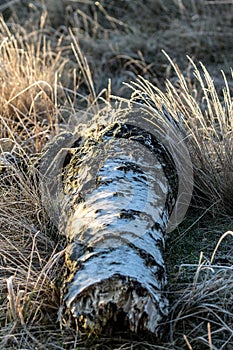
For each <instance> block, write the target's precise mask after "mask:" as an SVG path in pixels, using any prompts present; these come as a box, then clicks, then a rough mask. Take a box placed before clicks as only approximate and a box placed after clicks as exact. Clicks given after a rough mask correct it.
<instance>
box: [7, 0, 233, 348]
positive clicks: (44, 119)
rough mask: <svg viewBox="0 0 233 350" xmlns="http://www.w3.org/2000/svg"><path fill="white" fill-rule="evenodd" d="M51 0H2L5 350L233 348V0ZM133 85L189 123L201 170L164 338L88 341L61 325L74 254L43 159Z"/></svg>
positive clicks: (172, 240) (173, 265) (177, 238)
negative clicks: (63, 235)
mask: <svg viewBox="0 0 233 350" xmlns="http://www.w3.org/2000/svg"><path fill="white" fill-rule="evenodd" d="M45 3H46V1H39V0H38V1H37V0H35V1H33V2H30V1H24V0H21V1H20V0H19V1H13V2H12V5H11V7H9V6H8V7H7V6H6V4H7V2H4V1H3V2H1V3H0V11H3V15H4V17H5V18H4V19H3V18H2V19H1V20H0V51H1V55H0V82H1V84H0V148H1V150H0V151H1V154H0V157H1V166H2V169H1V173H0V176H1V187H0V193H1V196H0V227H1V229H0V348H2V349H36V348H37V349H78V348H80V349H85V348H92V349H176V350H178V349H189V350H190V349H193V350H194V349H197V350H199V349H212V350H215V349H227V350H230V349H232V348H233V340H232V339H233V310H232V304H233V300H232V295H233V278H232V265H233V262H232V253H233V248H232V236H233V233H232V231H231V230H232V221H233V220H232V218H233V205H232V198H233V190H232V188H233V180H232V174H233V162H232V159H233V157H232V156H233V142H232V127H233V121H232V120H233V115H232V113H233V100H232V88H233V85H232V71H231V66H232V61H233V49H232V38H233V32H232V21H233V18H232V13H233V11H232V10H233V3H232V1H217V0H216V1H204V0H202V1H201V0H198V1H191V0H190V1H188V0H187V1H175V0H166V1H160V0H146V1H143V2H142V1H139V0H136V1H127V0H124V1H123V0H120V1H107V0H104V1H99V2H95V1H90V0H82V1H81V0H80V1H71V0H70V1H68V0H67V1H63V2H62V3H60V7H59V6H58V5H59V1H56V6H54V7H51V6H49V8H48V10H49V15H48V14H47V12H46V8H45ZM51 4H52V0H51V1H50V5H51ZM62 6H64V7H62ZM54 9H56V11H57V13H55V14H54V13H52V12H53V11H54ZM56 11H55V12H56ZM161 50H165V52H166V53H167V54H168V55H169V56H170V58H171V59H170V60H169V58H168V57H167V56H166V55H165V54H164V53H163V52H162V51H161ZM186 55H189V57H190V59H187V57H186ZM199 61H201V62H202V64H203V65H204V66H203V65H199V63H198V62H199ZM178 67H179V68H178ZM221 70H223V71H224V75H223V74H222V73H221ZM138 76H141V77H142V78H140V79H139V80H138ZM168 80H169V81H168ZM124 83H127V84H124ZM128 84H130V87H129V85H128ZM134 89H136V90H137V89H140V90H142V91H145V92H146V93H147V94H148V95H149V96H150V98H151V99H152V100H153V102H154V103H155V104H156V105H157V106H158V108H161V105H164V106H165V107H166V108H167V110H168V111H169V112H170V114H171V115H172V117H173V118H174V119H175V120H177V116H178V115H181V119H182V120H181V125H182V128H183V131H184V132H185V134H186V138H187V145H188V147H189V151H190V155H191V158H192V162H193V167H194V178H195V184H196V187H195V196H194V198H193V201H192V203H191V207H190V210H189V212H188V214H187V217H186V219H185V220H184V222H183V223H182V224H181V225H180V227H179V228H178V229H177V230H176V231H174V232H172V233H171V234H170V236H169V239H168V243H167V252H166V261H167V265H168V272H169V286H168V293H169V295H170V300H171V312H170V316H169V320H168V321H166V324H165V334H164V336H163V338H162V339H161V340H160V341H156V342H155V340H153V339H141V338H140V339H139V338H136V337H133V336H131V335H129V334H123V335H122V334H121V335H116V336H114V337H112V338H111V339H106V338H101V339H99V338H96V339H95V338H93V336H92V337H91V338H88V337H86V338H85V339H84V340H80V339H78V338H77V335H76V334H75V332H74V331H73V330H72V329H66V330H61V329H60V328H59V323H58V322H57V310H58V309H59V305H60V295H59V283H61V282H59V281H61V280H62V275H63V261H64V246H63V244H62V242H60V241H59V240H57V231H56V227H54V225H53V224H52V223H51V220H50V217H49V215H48V214H47V212H46V210H45V209H46V208H44V206H43V203H42V199H41V191H40V188H39V187H38V185H37V184H38V181H37V176H38V174H37V170H36V165H35V164H36V162H37V159H38V157H40V154H41V152H43V150H44V148H45V145H46V144H47V142H48V141H49V140H50V138H51V137H52V136H53V135H56V134H58V133H59V132H60V131H61V130H63V129H64V128H65V127H66V125H67V123H69V118H70V116H74V115H75V112H77V111H79V110H80V108H83V107H85V108H86V109H90V108H92V106H93V105H95V102H96V101H97V102H101V103H108V102H109V101H111V100H113V101H114V96H121V97H123V98H129V97H130V95H131V93H132V91H133V90H134ZM77 122H78V120H77ZM6 152H7V153H6ZM3 153H4V156H3ZM19 155H20V156H22V157H23V158H24V159H25V160H26V163H27V164H29V166H28V167H29V171H28V170H27V173H25V166H24V164H18V163H17V162H14V157H15V156H19ZM224 233H226V234H224ZM218 242H219V243H220V244H219V246H217V244H218ZM215 247H217V249H216V250H215Z"/></svg>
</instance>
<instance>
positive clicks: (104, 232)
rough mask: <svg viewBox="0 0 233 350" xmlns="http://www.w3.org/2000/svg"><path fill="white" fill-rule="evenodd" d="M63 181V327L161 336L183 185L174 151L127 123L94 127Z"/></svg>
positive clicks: (77, 149) (82, 140)
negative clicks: (172, 222) (170, 233)
mask: <svg viewBox="0 0 233 350" xmlns="http://www.w3.org/2000/svg"><path fill="white" fill-rule="evenodd" d="M66 163H67V162H66ZM63 183H64V198H63V204H62V211H61V219H60V225H59V232H60V233H61V234H63V235H65V236H66V238H67V240H68V246H67V251H66V266H67V276H66V278H65V282H64V286H63V289H62V304H63V305H62V309H61V314H60V320H61V322H62V323H64V322H65V323H66V325H70V324H71V323H73V324H75V325H76V328H77V329H78V330H79V331H81V332H83V331H84V332H94V333H97V334H98V333H105V334H106V333H107V334H109V333H111V332H112V331H114V330H122V329H128V330H129V331H132V332H136V333H140V332H149V333H154V334H156V332H157V329H158V325H159V323H160V322H161V321H162V320H163V318H164V317H166V316H167V314H168V300H167V298H166V295H165V291H164V288H165V286H166V281H167V278H166V269H165V263H164V258H163V253H164V247H165V229H166V225H167V223H168V220H169V215H170V214H171V212H172V209H173V207H174V204H175V201H176V196H177V186H178V185H177V183H178V181H177V171H176V167H175V165H174V162H173V159H172V157H171V155H170V153H169V151H168V150H167V149H166V147H164V145H163V144H162V143H161V141H159V140H158V139H156V137H155V136H154V135H153V134H152V133H150V132H149V131H148V130H143V128H141V127H140V126H137V125H132V124H130V123H128V122H127V121H117V122H112V123H107V124H106V125H104V123H103V124H101V125H96V126H94V127H92V128H90V129H89V130H86V131H85V133H83V135H82V136H81V137H80V138H79V140H78V141H77V142H76V145H75V147H74V148H73V149H72V152H71V156H70V159H69V161H68V164H67V165H66V167H65V170H64V175H63Z"/></svg>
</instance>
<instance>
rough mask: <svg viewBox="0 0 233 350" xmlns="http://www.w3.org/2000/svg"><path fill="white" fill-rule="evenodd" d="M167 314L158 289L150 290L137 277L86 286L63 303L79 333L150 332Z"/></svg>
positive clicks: (116, 278)
mask: <svg viewBox="0 0 233 350" xmlns="http://www.w3.org/2000/svg"><path fill="white" fill-rule="evenodd" d="M167 314H168V300H167V299H166V297H165V296H164V294H163V293H162V292H161V291H159V290H158V291H157V293H156V292H155V291H154V292H153V293H151V291H149V290H148V289H147V288H146V287H145V286H143V285H141V284H140V283H138V281H137V280H135V279H133V278H129V277H125V276H112V277H111V278H110V279H105V280H102V281H101V282H99V283H96V284H94V285H91V286H89V287H88V288H86V289H85V290H83V291H82V293H80V294H79V295H77V296H76V298H75V299H74V300H73V301H72V302H71V303H70V305H69V307H67V305H66V315H67V316H68V318H69V319H70V320H73V321H74V322H75V324H76V328H77V330H78V331H79V332H81V333H83V332H85V333H94V334H100V333H103V334H112V333H114V332H118V331H126V330H127V331H131V332H133V333H137V334H140V333H144V334H145V333H153V334H155V335H157V334H156V333H157V329H158V326H159V323H161V321H162V320H163V318H164V317H166V316H167Z"/></svg>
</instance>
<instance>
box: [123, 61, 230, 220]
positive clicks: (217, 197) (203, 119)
mask: <svg viewBox="0 0 233 350" xmlns="http://www.w3.org/2000/svg"><path fill="white" fill-rule="evenodd" d="M167 57H168V56H167ZM168 59H169V61H170V63H171V65H172V67H173V68H174V70H175V73H176V75H177V78H178V80H177V81H176V84H173V83H172V82H171V81H169V80H167V82H166V90H165V92H163V91H161V90H160V89H159V88H157V87H155V86H154V85H153V84H151V83H150V82H149V81H147V80H146V79H144V78H139V80H138V81H137V82H134V83H132V84H131V85H129V86H130V87H131V88H132V89H133V91H137V90H138V91H139V93H142V94H143V93H144V94H146V95H147V96H148V97H149V98H150V99H151V101H153V103H154V104H155V106H157V108H158V109H159V110H161V109H162V107H163V108H165V109H166V110H167V111H168V113H169V114H170V115H171V117H172V118H174V120H175V121H176V123H177V124H178V125H179V128H180V130H181V132H182V133H183V137H184V140H185V142H186V145H187V148H188V150H189V153H190V156H191V159H192V164H193V169H194V178H195V188H196V190H197V192H198V195H199V196H200V197H203V199H204V200H207V201H208V203H209V205H210V206H212V205H213V204H214V203H215V204H216V206H219V207H221V208H224V209H225V211H226V212H227V213H229V214H232V212H233V206H232V200H231V198H232V197H233V192H232V189H233V182H232V181H233V176H232V175H233V162H232V159H233V96H232V93H231V89H230V82H229V81H228V80H227V79H226V76H225V74H224V73H223V72H222V75H223V88H222V90H221V92H220V93H219V92H217V90H216V87H215V84H214V81H213V79H212V77H211V74H210V73H209V72H208V71H207V69H206V68H205V66H204V65H203V64H202V63H200V68H198V67H197V65H196V64H195V63H194V61H193V60H192V59H191V58H189V62H190V64H191V67H190V70H191V73H190V77H189V78H185V76H184V75H183V74H182V73H181V71H180V69H179V67H178V66H177V65H176V64H175V63H174V62H173V61H172V60H171V59H170V58H169V57H168ZM232 73H233V72H232ZM232 78H233V75H232ZM142 98H143V96H142ZM147 104H148V103H147ZM152 123H153V120H152Z"/></svg>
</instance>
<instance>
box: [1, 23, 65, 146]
mask: <svg viewBox="0 0 233 350" xmlns="http://www.w3.org/2000/svg"><path fill="white" fill-rule="evenodd" d="M18 29H19V28H17V30H18ZM17 30H15V31H10V30H9V28H8V27H7V25H6V23H5V22H4V21H3V19H2V18H0V39H1V45H0V82H1V84H0V118H1V126H0V133H1V137H5V138H11V139H13V140H14V141H15V142H16V143H17V142H21V143H22V142H23V144H24V146H26V147H24V148H25V149H26V148H27V147H28V148H30V147H31V150H30V151H31V152H40V151H41V150H42V148H43V145H44V144H45V143H46V142H47V140H48V135H49V134H52V133H53V132H54V129H55V128H56V124H57V123H58V120H57V100H56V99H57V89H58V87H57V80H58V77H59V75H61V74H62V71H63V69H64V65H65V60H64V59H62V58H61V54H60V53H59V52H58V53H56V52H54V51H53V50H52V48H51V44H50V42H49V40H47V39H46V37H45V36H44V35H43V33H42V34H38V36H37V40H38V41H37V43H30V42H29V40H28V36H27V35H26V34H25V33H24V35H22V33H21V32H20V31H19V32H18V31H17ZM41 30H42V29H41Z"/></svg>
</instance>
